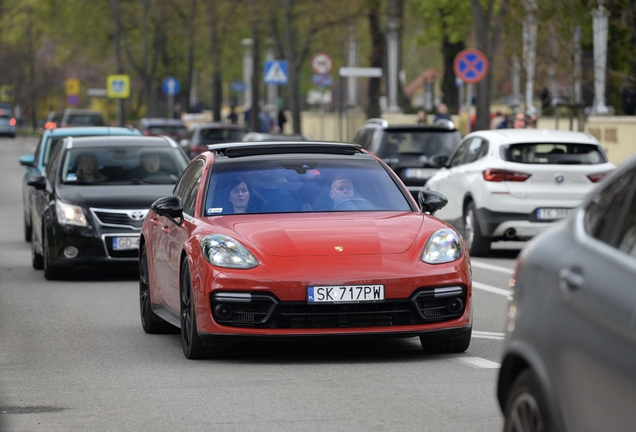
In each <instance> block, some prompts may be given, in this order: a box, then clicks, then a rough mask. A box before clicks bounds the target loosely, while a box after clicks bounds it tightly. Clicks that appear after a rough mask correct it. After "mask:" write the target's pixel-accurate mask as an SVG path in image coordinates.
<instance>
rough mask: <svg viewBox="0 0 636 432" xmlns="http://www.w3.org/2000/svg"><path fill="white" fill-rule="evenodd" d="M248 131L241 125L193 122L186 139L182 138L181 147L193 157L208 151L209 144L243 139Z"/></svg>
mask: <svg viewBox="0 0 636 432" xmlns="http://www.w3.org/2000/svg"><path fill="white" fill-rule="evenodd" d="M246 133H247V130H246V129H245V128H244V127H243V126H240V125H233V124H225V123H193V124H191V125H190V127H189V128H188V133H187V134H186V136H185V137H184V139H183V140H181V147H182V148H183V150H184V151H185V152H186V153H188V154H189V155H190V157H192V158H193V157H195V156H196V155H198V154H199V153H203V152H204V151H207V150H208V145H209V144H221V143H226V142H237V141H242V140H243V137H244V136H245V134H246Z"/></svg>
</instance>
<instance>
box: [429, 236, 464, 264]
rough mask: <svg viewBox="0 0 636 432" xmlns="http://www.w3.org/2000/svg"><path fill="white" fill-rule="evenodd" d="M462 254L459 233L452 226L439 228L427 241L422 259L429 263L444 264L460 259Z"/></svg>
mask: <svg viewBox="0 0 636 432" xmlns="http://www.w3.org/2000/svg"><path fill="white" fill-rule="evenodd" d="M461 256H462V243H461V241H460V240H459V235H458V234H457V233H456V232H455V231H453V230H452V229H450V228H442V229H438V230H437V231H435V232H434V233H433V235H432V236H431V238H429V239H428V242H426V246H425V247H424V252H422V261H424V262H425V263H428V264H442V263H447V262H451V261H455V260H458V259H459V258H461Z"/></svg>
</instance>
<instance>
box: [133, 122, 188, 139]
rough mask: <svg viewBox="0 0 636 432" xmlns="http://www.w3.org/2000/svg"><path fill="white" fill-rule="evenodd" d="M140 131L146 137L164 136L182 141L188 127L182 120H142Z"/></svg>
mask: <svg viewBox="0 0 636 432" xmlns="http://www.w3.org/2000/svg"><path fill="white" fill-rule="evenodd" d="M138 129H139V131H140V132H141V134H142V135H144V136H162V135H166V136H169V137H170V138H172V139H174V140H176V141H177V142H178V141H180V140H181V139H182V138H183V137H184V136H185V135H186V132H187V129H186V125H185V123H183V120H181V119H170V118H142V119H141V120H139V126H138Z"/></svg>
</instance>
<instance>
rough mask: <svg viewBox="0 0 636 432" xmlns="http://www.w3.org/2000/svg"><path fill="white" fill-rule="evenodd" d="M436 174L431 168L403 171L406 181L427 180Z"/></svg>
mask: <svg viewBox="0 0 636 432" xmlns="http://www.w3.org/2000/svg"><path fill="white" fill-rule="evenodd" d="M436 172H437V170H436V169H433V168H407V169H405V170H404V177H406V178H408V179H412V178H415V179H427V178H431V177H433V176H434V175H435V173H436Z"/></svg>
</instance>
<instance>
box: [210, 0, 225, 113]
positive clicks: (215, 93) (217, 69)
mask: <svg viewBox="0 0 636 432" xmlns="http://www.w3.org/2000/svg"><path fill="white" fill-rule="evenodd" d="M208 5H209V10H208V15H209V20H208V26H209V29H210V59H211V61H212V106H211V109H212V116H213V119H214V121H215V122H219V121H221V104H222V102H223V84H222V78H223V75H222V73H221V44H220V42H219V38H218V36H217V34H218V17H217V9H216V0H209V2H208Z"/></svg>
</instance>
